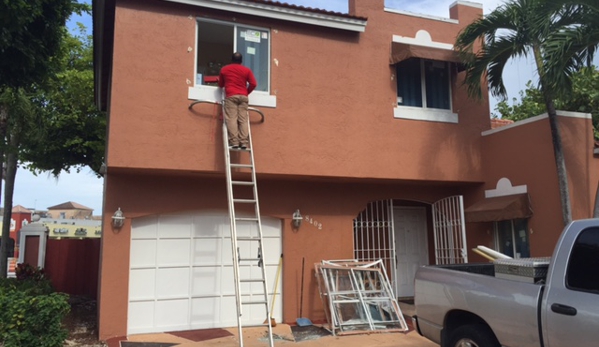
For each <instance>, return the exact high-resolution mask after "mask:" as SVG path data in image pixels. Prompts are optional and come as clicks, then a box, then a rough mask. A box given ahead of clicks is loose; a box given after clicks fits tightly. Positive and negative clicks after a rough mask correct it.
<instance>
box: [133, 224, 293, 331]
mask: <svg viewBox="0 0 599 347" xmlns="http://www.w3.org/2000/svg"><path fill="white" fill-rule="evenodd" d="M251 228H253V230H252V229H251ZM229 229H230V227H229V217H228V215H226V214H225V213H218V212H211V213H203V212H202V213H199V212H197V213H188V214H176V215H162V216H152V217H144V218H139V219H135V220H133V224H132V230H131V259H130V272H129V310H128V322H127V333H128V334H139V333H148V332H164V331H177V330H191V329H206V328H218V327H231V326H236V325H237V319H236V314H237V313H236V308H235V307H236V304H235V284H234V279H233V266H232V264H233V260H232V257H231V237H230V231H229ZM256 229H257V226H251V227H250V226H241V225H238V234H239V236H243V235H244V234H249V233H250V232H251V231H254V233H255V232H256ZM262 231H263V235H264V245H265V246H264V247H265V250H264V256H265V263H266V270H267V281H268V287H269V303H270V302H271V301H270V300H271V295H272V292H273V290H274V280H275V277H276V272H277V265H278V263H279V257H280V255H281V250H282V245H281V221H280V220H278V219H273V218H262ZM247 243H248V242H245V244H247ZM243 244H244V243H243V242H242V243H241V244H240V245H239V246H240V247H243V246H244V245H243ZM246 247H247V246H246ZM240 252H242V254H243V253H245V252H249V250H247V249H240ZM259 271H260V268H258V266H257V264H251V265H247V266H243V267H241V268H240V272H241V274H242V278H247V274H248V273H251V274H252V276H254V277H257V278H259V277H260V275H259V274H260V272H259ZM244 274H246V276H244ZM281 278H282V276H281ZM251 286H252V287H251ZM259 286H261V284H259ZM241 292H242V293H248V294H247V295H246V297H245V298H244V301H247V299H248V298H249V297H250V296H251V295H252V294H251V293H254V294H255V295H258V294H261V293H262V291H261V290H260V287H258V284H255V283H252V284H249V283H248V284H246V283H244V284H242V288H241ZM277 293H278V294H277V300H276V302H275V311H274V314H273V316H274V318H275V319H276V320H277V321H279V322H280V321H281V318H282V312H283V310H282V304H281V295H280V293H281V279H279V285H278V287H277ZM260 296H261V295H260ZM242 317H243V321H244V325H245V324H262V323H263V322H264V320H265V318H266V315H265V309H264V306H262V305H249V306H246V305H244V307H243V316H242Z"/></svg>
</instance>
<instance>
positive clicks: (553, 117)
mask: <svg viewBox="0 0 599 347" xmlns="http://www.w3.org/2000/svg"><path fill="white" fill-rule="evenodd" d="M545 105H546V106H547V115H548V117H549V126H550V127H551V140H552V142H553V153H554V155H555V166H556V167H557V182H558V185H559V194H560V199H561V203H562V217H563V219H564V225H567V224H569V223H570V222H571V221H572V207H571V202H570V188H569V186H568V171H567V170H566V160H565V158H564V151H563V148H562V138H561V135H560V130H559V125H558V124H557V112H556V111H555V105H554V104H553V100H551V99H549V98H546V99H545Z"/></svg>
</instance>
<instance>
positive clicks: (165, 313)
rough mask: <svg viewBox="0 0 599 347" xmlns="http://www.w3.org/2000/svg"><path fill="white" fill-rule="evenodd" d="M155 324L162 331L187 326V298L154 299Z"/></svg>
mask: <svg viewBox="0 0 599 347" xmlns="http://www.w3.org/2000/svg"><path fill="white" fill-rule="evenodd" d="M155 322H156V326H157V327H159V328H161V330H163V331H168V330H169V329H178V328H188V327H189V299H181V300H164V301H156V315H155Z"/></svg>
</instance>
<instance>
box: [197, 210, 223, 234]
mask: <svg viewBox="0 0 599 347" xmlns="http://www.w3.org/2000/svg"><path fill="white" fill-rule="evenodd" d="M229 229H230V227H229V216H226V215H201V216H194V217H193V225H192V236H193V237H225V236H230V235H231V233H230V231H229Z"/></svg>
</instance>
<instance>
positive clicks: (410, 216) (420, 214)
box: [393, 207, 428, 298]
mask: <svg viewBox="0 0 599 347" xmlns="http://www.w3.org/2000/svg"><path fill="white" fill-rule="evenodd" d="M393 224H394V228H395V249H396V254H397V274H396V278H397V293H396V296H397V297H398V298H401V297H411V296H414V275H415V274H416V270H418V268H419V267H420V266H421V265H427V264H428V245H427V244H428V242H427V237H426V210H425V208H424V207H397V208H395V209H394V211H393Z"/></svg>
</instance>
